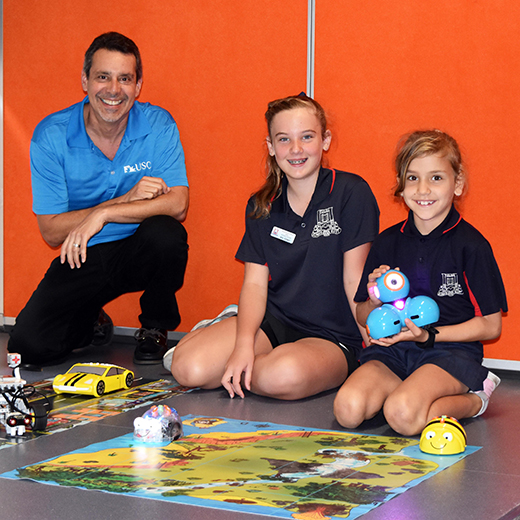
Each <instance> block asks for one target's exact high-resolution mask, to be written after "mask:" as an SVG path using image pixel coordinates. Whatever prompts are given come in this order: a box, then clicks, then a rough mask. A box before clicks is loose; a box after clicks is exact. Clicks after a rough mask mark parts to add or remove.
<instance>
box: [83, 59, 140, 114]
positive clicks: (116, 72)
mask: <svg viewBox="0 0 520 520" xmlns="http://www.w3.org/2000/svg"><path fill="white" fill-rule="evenodd" d="M81 83H82V86H83V90H85V91H86V92H87V94H88V98H89V104H88V105H87V107H88V108H87V110H88V111H89V116H90V117H93V118H95V119H96V120H97V121H98V122H99V123H101V122H102V121H103V122H105V123H114V124H120V123H122V122H125V123H126V119H127V118H128V113H129V112H130V109H131V108H132V106H133V104H134V101H135V99H136V98H137V96H139V92H140V91H141V85H142V80H139V81H137V80H136V61H135V56H134V55H133V54H123V53H121V52H117V51H109V50H107V49H99V50H98V51H96V52H95V53H94V56H93V58H92V67H91V68H90V73H89V76H88V78H87V76H86V74H85V73H84V72H83V73H82V76H81Z"/></svg>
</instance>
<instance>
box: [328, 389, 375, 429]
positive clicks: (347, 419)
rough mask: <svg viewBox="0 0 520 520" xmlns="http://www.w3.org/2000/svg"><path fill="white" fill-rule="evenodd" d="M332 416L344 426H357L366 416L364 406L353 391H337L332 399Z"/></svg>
mask: <svg viewBox="0 0 520 520" xmlns="http://www.w3.org/2000/svg"><path fill="white" fill-rule="evenodd" d="M333 409H334V417H335V418H336V421H338V422H339V424H341V426H343V427H344V428H357V427H358V426H359V425H360V424H361V423H362V422H363V421H364V420H366V419H367V417H366V406H365V403H364V402H363V400H362V399H361V397H360V396H357V395H356V394H355V393H354V392H342V391H341V390H340V392H338V395H336V398H335V399H334V408H333Z"/></svg>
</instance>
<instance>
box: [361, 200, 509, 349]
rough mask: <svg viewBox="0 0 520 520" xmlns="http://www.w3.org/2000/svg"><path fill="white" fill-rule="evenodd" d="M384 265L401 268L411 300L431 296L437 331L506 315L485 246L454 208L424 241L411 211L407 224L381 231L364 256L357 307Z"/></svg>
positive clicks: (497, 274) (497, 278) (501, 288)
mask: <svg viewBox="0 0 520 520" xmlns="http://www.w3.org/2000/svg"><path fill="white" fill-rule="evenodd" d="M382 264H386V265H389V266H390V267H392V268H395V267H399V268H400V270H401V271H402V272H403V273H404V274H405V275H406V276H407V277H408V279H409V280H410V294H409V296H410V297H413V296H417V295H425V296H430V297H431V298H433V299H434V300H435V301H436V302H437V303H438V305H439V309H440V318H439V321H438V322H437V324H438V325H454V324H457V323H463V322H465V321H468V320H470V319H471V318H473V317H475V316H486V315H489V314H493V313H496V312H499V311H503V312H506V311H507V300H506V294H505V289H504V284H503V282H502V277H501V275H500V271H499V269H498V265H497V263H496V260H495V257H494V255H493V251H492V249H491V246H490V244H489V242H488V241H487V240H486V239H485V238H484V236H483V235H482V234H481V233H480V232H479V231H477V230H476V229H475V228H474V227H473V226H472V225H471V224H469V223H467V222H466V221H465V220H464V219H462V217H461V216H460V214H459V213H458V211H457V210H456V209H455V207H453V206H452V208H451V210H450V213H449V214H448V216H447V217H446V218H445V220H444V222H442V224H440V225H439V226H438V227H437V228H435V229H434V230H433V231H432V232H431V233H429V234H428V235H421V233H420V232H419V231H418V230H417V228H416V227H415V224H414V220H413V213H412V212H411V211H410V212H409V214H408V219H407V220H405V221H404V222H401V223H400V224H396V225H395V226H392V227H390V228H388V229H386V230H385V231H383V232H382V233H381V234H380V235H379V236H378V237H377V238H376V240H375V241H374V243H373V245H372V248H371V250H370V253H369V255H368V258H367V261H366V264H365V269H364V272H363V277H362V279H361V283H360V285H359V288H358V291H357V293H356V297H355V301H356V302H363V301H365V300H366V299H367V298H368V293H367V282H368V275H369V274H370V273H371V272H372V271H373V270H374V269H375V268H377V267H379V266H380V265H382ZM474 343H475V344H479V345H480V343H479V342H474Z"/></svg>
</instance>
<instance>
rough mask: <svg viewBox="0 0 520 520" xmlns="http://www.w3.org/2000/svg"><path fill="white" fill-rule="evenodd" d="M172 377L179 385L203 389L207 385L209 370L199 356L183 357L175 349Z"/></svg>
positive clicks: (180, 352)
mask: <svg viewBox="0 0 520 520" xmlns="http://www.w3.org/2000/svg"><path fill="white" fill-rule="evenodd" d="M171 373H172V376H173V377H174V378H175V380H176V381H177V383H179V384H180V385H182V386H187V387H189V388H201V387H204V386H205V385H206V384H207V379H208V377H207V368H206V364H205V363H203V360H201V359H200V358H199V357H198V356H190V355H183V353H182V351H180V350H179V351H178V350H177V349H175V351H174V354H173V358H172V366H171Z"/></svg>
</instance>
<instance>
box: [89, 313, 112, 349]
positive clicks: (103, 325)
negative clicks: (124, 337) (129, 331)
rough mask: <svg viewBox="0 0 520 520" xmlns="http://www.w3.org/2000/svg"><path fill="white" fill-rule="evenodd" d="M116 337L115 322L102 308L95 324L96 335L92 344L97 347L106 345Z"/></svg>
mask: <svg viewBox="0 0 520 520" xmlns="http://www.w3.org/2000/svg"><path fill="white" fill-rule="evenodd" d="M113 337H114V324H113V323H112V319H111V318H110V316H109V315H108V314H107V313H106V312H105V311H104V310H103V309H101V310H100V311H99V316H98V319H97V321H96V323H95V325H94V337H93V338H92V343H91V345H94V346H95V347H104V346H106V345H110V343H111V341H112V338H113Z"/></svg>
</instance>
